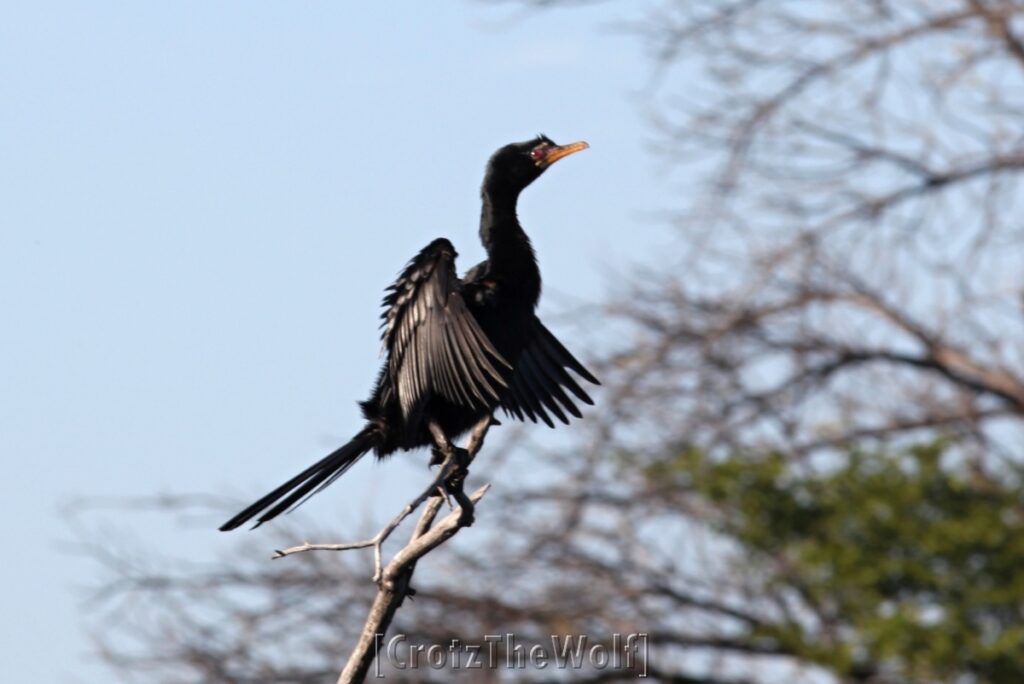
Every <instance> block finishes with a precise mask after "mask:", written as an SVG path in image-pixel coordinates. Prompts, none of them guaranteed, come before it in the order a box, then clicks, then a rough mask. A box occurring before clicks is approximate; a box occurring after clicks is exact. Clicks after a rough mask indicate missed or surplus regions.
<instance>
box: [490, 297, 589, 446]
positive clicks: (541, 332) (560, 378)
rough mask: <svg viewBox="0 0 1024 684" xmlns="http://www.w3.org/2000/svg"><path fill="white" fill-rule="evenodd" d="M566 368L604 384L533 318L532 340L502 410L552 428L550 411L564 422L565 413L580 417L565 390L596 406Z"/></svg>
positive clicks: (509, 385)
mask: <svg viewBox="0 0 1024 684" xmlns="http://www.w3.org/2000/svg"><path fill="white" fill-rule="evenodd" d="M567 369H568V370H571V371H573V372H574V373H576V374H577V375H579V376H580V377H582V378H583V379H584V380H586V381H588V382H591V383H593V384H595V385H600V384H601V383H600V382H598V380H597V378H596V377H594V375H593V374H592V373H591V372H590V371H588V370H587V369H586V368H585V367H584V366H583V364H582V363H580V362H579V361H578V360H577V359H576V357H574V356H573V355H572V354H571V353H570V352H569V350H568V349H566V348H565V346H564V345H563V344H562V343H561V342H559V341H558V339H557V338H556V337H555V336H554V335H553V334H552V333H551V331H550V330H548V329H547V328H546V327H544V324H543V323H541V322H540V319H538V318H536V317H534V319H533V324H532V327H531V334H530V340H529V342H528V343H527V345H526V348H525V349H524V350H523V353H522V355H521V356H520V357H519V359H518V360H517V361H516V366H515V372H514V373H513V375H512V378H511V379H510V380H509V383H508V391H507V392H506V393H505V396H504V397H503V398H502V404H501V405H502V408H503V409H504V410H505V412H506V413H507V414H509V415H511V416H513V417H515V418H517V419H519V420H523V419H524V416H525V417H526V418H529V419H530V420H531V421H533V422H534V423H536V422H538V419H539V420H541V421H543V422H544V423H546V424H547V425H548V426H549V427H554V426H555V424H554V421H552V419H551V416H549V415H548V412H550V413H552V414H554V416H555V417H556V418H558V419H559V420H560V421H562V422H563V423H568V422H569V418H568V416H566V412H568V413H569V414H571V415H572V416H574V417H576V418H581V417H582V413H581V412H580V410H579V407H577V406H576V403H575V402H574V401H573V397H570V396H569V395H568V394H567V393H566V392H565V390H569V392H571V393H572V394H573V396H574V397H575V398H576V400H578V401H581V402H583V403H585V404H593V403H594V401H593V400H592V399H591V398H590V396H589V395H588V394H587V393H586V392H585V391H584V390H583V388H582V387H580V385H579V383H578V382H577V381H576V379H575V378H574V377H573V376H572V375H570V374H569V372H568V370H567ZM563 409H564V410H563Z"/></svg>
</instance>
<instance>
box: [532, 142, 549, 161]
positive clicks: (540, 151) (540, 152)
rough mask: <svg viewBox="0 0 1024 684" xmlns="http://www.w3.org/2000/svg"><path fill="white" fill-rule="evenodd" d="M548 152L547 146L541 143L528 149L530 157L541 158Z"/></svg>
mask: <svg viewBox="0 0 1024 684" xmlns="http://www.w3.org/2000/svg"><path fill="white" fill-rule="evenodd" d="M547 153H548V146H547V145H544V144H541V145H537V146H536V147H534V148H533V149H532V150H530V159H534V160H536V159H543V158H544V157H545V156H546V155H547Z"/></svg>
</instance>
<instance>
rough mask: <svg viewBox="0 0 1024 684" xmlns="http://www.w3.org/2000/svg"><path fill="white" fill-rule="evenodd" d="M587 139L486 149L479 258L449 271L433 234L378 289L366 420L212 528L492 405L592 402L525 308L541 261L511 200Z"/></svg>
mask: <svg viewBox="0 0 1024 684" xmlns="http://www.w3.org/2000/svg"><path fill="white" fill-rule="evenodd" d="M586 148H587V143H585V142H576V143H572V144H570V145H556V144H555V143H554V142H552V141H551V140H550V139H549V138H547V137H546V136H543V135H541V136H538V137H537V138H535V139H533V140H528V141H526V142H521V143H513V144H511V145H506V146H505V147H502V148H501V149H500V150H498V151H497V152H495V153H494V155H493V156H492V157H491V159H490V161H489V162H488V164H487V171H486V174H485V176H484V182H483V187H482V188H481V192H480V194H481V197H482V200H483V208H482V211H481V214H480V240H481V241H482V242H483V245H484V248H485V249H486V250H487V260H486V261H483V262H482V263H480V264H477V265H476V266H474V267H473V268H472V269H470V270H469V272H468V273H466V275H465V277H463V278H462V279H461V280H460V279H459V278H458V276H456V274H455V257H456V252H455V248H454V247H453V246H452V243H451V242H449V241H448V240H446V239H444V238H438V239H436V240H434V241H433V242H431V243H430V244H429V245H427V246H426V247H425V248H423V250H422V251H421V252H420V253H419V254H417V255H416V256H415V257H414V258H413V260H412V261H410V262H409V264H408V266H406V267H405V270H404V271H403V272H402V274H401V275H400V276H399V278H398V280H397V281H395V283H394V285H391V286H390V287H389V288H388V293H387V295H386V296H385V297H384V303H383V304H384V309H385V310H384V313H383V314H382V316H381V317H382V318H383V319H384V323H383V325H382V327H383V328H384V332H383V335H382V339H383V342H384V349H385V351H386V353H387V359H386V361H385V363H384V366H383V368H381V371H380V375H379V376H378V378H377V384H376V387H375V388H374V390H373V395H372V396H371V397H370V398H369V399H368V400H367V401H364V402H361V404H360V406H361V407H362V411H363V415H364V416H365V418H366V426H365V427H363V429H362V430H360V431H359V432H358V433H357V434H356V436H355V437H353V438H352V439H351V441H349V442H348V443H347V444H345V445H344V446H342V447H339V448H338V449H336V450H335V451H334V452H332V453H330V454H328V455H327V456H326V457H325V458H323V459H322V460H321V461H319V462H318V463H315V464H314V465H312V466H310V467H309V468H307V469H306V470H304V471H302V472H301V473H299V474H298V475H296V476H295V477H293V478H292V479H291V480H289V481H288V482H285V483H284V484H283V485H281V486H280V487H278V488H277V489H275V490H274V491H272V492H270V493H269V494H267V495H266V496H264V497H263V498H262V499H260V500H259V501H257V502H255V503H254V504H252V505H251V506H249V507H248V508H246V509H245V510H243V511H242V512H240V513H239V514H238V515H236V516H235V517H233V518H232V519H231V520H229V521H227V522H226V523H224V525H222V526H221V528H220V529H221V530H232V529H234V528H236V527H238V526H239V525H242V524H244V523H245V522H246V521H248V520H250V519H252V518H254V517H257V516H259V517H258V519H257V522H256V526H257V527H258V526H259V525H261V524H262V523H265V522H266V521H268V520H271V519H272V518H275V517H277V516H278V515H280V514H281V513H283V512H285V511H287V510H289V509H290V508H292V507H293V506H295V505H297V504H299V503H301V502H302V501H303V499H304V498H305V497H307V496H309V495H311V494H312V493H315V492H316V491H319V490H320V489H323V488H324V487H326V486H327V485H329V484H330V483H331V482H333V481H334V480H335V479H336V478H337V477H338V476H339V475H341V474H342V473H344V472H345V471H346V470H348V468H349V467H350V466H351V465H352V464H353V463H355V462H356V461H357V460H359V458H360V457H361V456H363V455H364V454H366V453H367V452H369V451H370V450H371V449H372V450H373V451H374V452H375V453H376V455H377V457H378V458H381V457H384V456H387V455H388V454H391V453H393V452H395V451H397V450H399V449H403V450H404V449H413V448H416V447H421V446H435V447H437V448H439V449H450V448H451V442H450V441H449V440H454V439H456V438H457V437H458V436H459V435H461V434H463V433H465V432H466V431H467V430H469V429H470V428H471V427H473V426H474V425H477V424H479V423H480V421H482V420H484V419H487V418H488V417H489V416H490V415H491V413H492V412H493V411H494V409H495V408H497V407H499V406H500V407H502V408H503V409H504V410H505V412H506V413H507V414H509V415H511V416H514V417H515V418H517V419H519V420H523V419H524V418H529V419H530V420H531V421H533V422H537V420H538V419H539V420H542V421H544V422H545V423H547V424H548V425H549V426H551V427H554V421H553V420H552V418H551V416H552V415H553V416H555V417H556V418H558V419H559V420H560V421H562V422H563V423H568V422H569V419H568V417H567V415H566V414H569V415H572V416H575V417H577V418H580V417H582V416H581V414H580V412H579V409H578V408H577V407H576V404H575V403H574V399H573V397H575V400H578V401H582V402H584V403H587V404H592V403H593V401H591V399H590V397H589V396H587V393H586V392H584V391H583V389H582V388H581V387H580V386H579V384H578V383H577V382H576V380H575V379H574V378H573V376H571V375H570V374H569V373H568V372H567V369H568V370H572V371H573V372H575V373H577V374H578V375H579V376H580V377H582V378H584V379H586V380H587V381H589V382H592V383H594V384H599V383H598V381H597V378H595V377H594V376H593V375H591V374H590V372H589V371H587V369H586V368H584V367H583V365H582V364H581V363H580V362H579V361H577V360H576V359H575V357H573V355H572V354H570V353H569V351H568V350H567V349H566V348H565V347H564V346H562V344H561V343H560V342H559V341H558V340H557V339H555V336H554V335H552V334H551V332H550V331H549V330H548V329H547V328H546V327H544V324H543V323H541V322H540V319H538V318H537V316H536V315H535V314H534V309H535V308H536V306H537V300H538V298H539V297H540V270H539V269H538V268H537V259H536V257H535V255H534V252H533V247H532V245H531V244H530V239H529V238H528V237H527V236H526V233H525V232H523V229H522V226H520V225H519V219H518V218H517V216H516V202H517V200H518V199H519V193H520V192H522V191H523V189H524V188H526V187H527V186H528V185H529V184H530V183H532V182H533V181H535V180H536V179H537V178H538V177H540V175H541V174H542V173H544V171H545V170H546V169H547V168H548V167H550V166H551V165H552V164H554V163H555V162H556V161H558V160H559V159H562V158H564V157H567V156H569V155H570V154H573V153H575V152H579V151H580V150H584V149H586ZM569 394H571V395H573V396H572V397H570V396H569ZM439 440H444V441H443V442H442V443H439ZM436 458H437V455H436V454H435V459H436Z"/></svg>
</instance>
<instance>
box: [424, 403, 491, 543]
mask: <svg viewBox="0 0 1024 684" xmlns="http://www.w3.org/2000/svg"><path fill="white" fill-rule="evenodd" d="M490 422H491V417H490V416H487V417H486V419H485V420H483V421H480V423H478V424H477V425H476V426H474V428H473V433H472V436H471V437H470V444H475V445H476V449H479V447H480V444H481V443H482V440H483V435H482V433H481V430H482V431H483V432H486V428H487V427H490ZM428 425H429V428H430V434H431V435H433V437H434V444H435V445H436V446H435V448H434V459H435V460H436V459H437V457H438V456H439V455H441V454H443V455H444V460H443V463H442V465H441V469H442V472H441V473H439V474H438V480H440V481H441V482H442V483H443V484H442V485H441V487H439V490H441V489H443V493H442V494H441V496H443V497H444V498H445V499H446V500H447V499H448V496H446V494H450V495H451V497H452V498H454V499H455V500H456V501H457V502H458V504H459V508H461V509H462V524H463V525H465V526H467V527H468V526H469V525H472V524H473V502H472V501H470V500H469V498H468V497H467V496H466V493H465V492H464V491H463V489H462V487H463V483H464V482H465V480H466V475H468V474H469V464H470V462H471V461H472V460H473V456H474V455H475V453H476V452H475V451H473V452H470V451H469V450H467V449H463V448H461V447H457V446H455V445H454V444H452V442H451V440H449V439H448V436H447V435H446V434H445V433H444V430H443V429H441V426H440V425H438V424H437V423H435V422H434V421H430V423H429V424H428ZM481 426H485V427H481ZM478 433H481V434H478ZM432 464H433V463H432ZM446 469H447V471H446ZM450 505H451V503H450V502H449V506H450Z"/></svg>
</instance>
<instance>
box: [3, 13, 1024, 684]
mask: <svg viewBox="0 0 1024 684" xmlns="http://www.w3.org/2000/svg"><path fill="white" fill-rule="evenodd" d="M0 90H2V92H3V94H4V96H3V98H2V100H0V122H2V126H0V130H2V134H0V160H2V161H0V206H2V215H0V216H2V221H0V315H2V320H3V325H2V328H0V359H2V362H0V388H2V389H0V452H2V454H3V462H4V465H5V468H6V471H5V476H4V478H3V479H2V485H0V487H2V491H3V498H2V500H3V507H4V513H5V514H4V516H3V523H2V524H3V540H4V542H5V544H6V546H7V551H8V557H7V559H6V560H5V562H4V563H3V564H0V586H2V587H3V589H2V591H3V606H4V608H5V613H6V616H5V618H4V620H3V623H2V624H3V632H2V637H3V638H2V639H0V643H2V644H3V647H2V648H3V652H4V655H5V659H4V664H5V675H4V678H5V681H12V682H15V681H17V682H21V681H67V682H81V683H96V682H107V681H144V682H326V681H333V680H334V677H336V675H337V672H338V671H339V670H340V667H341V665H342V663H343V661H344V658H345V657H346V655H347V653H348V651H349V650H350V648H351V643H352V641H353V639H354V637H355V635H357V634H358V632H359V630H360V628H361V625H362V619H363V617H364V616H365V612H366V609H367V606H368V604H369V601H370V599H371V598H372V595H373V592H374V587H373V585H372V584H371V583H370V582H369V581H368V578H369V575H370V573H371V571H372V563H371V558H370V557H369V555H368V554H366V555H363V554H360V553H358V552H356V553H351V554H342V555H318V554H303V555H301V556H297V557H291V558H287V559H283V560H278V561H273V562H271V561H270V560H269V556H270V553H271V551H272V550H273V549H275V548H279V547H281V546H287V545H291V544H292V543H295V542H300V541H303V540H306V539H309V540H312V541H339V542H340V541H352V540H355V539H357V538H361V537H363V536H367V534H368V533H372V532H373V531H375V530H376V529H377V528H379V527H380V526H381V524H382V523H383V522H384V521H386V520H387V519H389V518H390V517H391V516H392V515H393V513H394V512H395V511H396V510H397V509H398V508H399V507H400V506H401V505H402V504H403V503H404V502H405V501H407V500H409V499H410V498H412V497H413V496H414V495H415V494H416V493H417V492H418V491H419V489H421V488H422V486H423V482H424V478H425V477H426V472H427V471H426V468H425V464H426V462H427V460H428V458H427V456H428V455H427V454H425V453H412V454H401V455H398V456H396V457H395V458H393V459H391V460H390V461H388V462H386V463H382V464H377V463H374V462H372V461H371V460H366V461H364V462H362V463H360V464H359V465H358V467H357V468H355V469H353V471H352V472H350V473H349V474H347V475H346V476H345V478H343V479H342V480H340V481H339V482H338V483H336V484H335V485H334V486H333V487H332V488H331V489H330V491H328V492H327V493H325V494H323V495H321V496H318V497H316V498H315V499H313V500H311V501H310V502H309V503H308V504H306V505H305V506H304V507H303V508H302V509H301V510H300V511H299V512H297V513H296V514H294V515H291V516H289V517H287V518H286V519H284V520H283V521H281V522H280V523H278V522H277V521H275V523H274V524H272V525H268V526H265V527H262V528H260V529H259V530H258V531H256V532H239V533H234V534H231V535H225V534H223V533H218V532H216V531H215V528H216V527H217V525H218V524H220V523H221V522H223V519H224V518H225V517H226V514H229V513H232V512H234V510H235V509H236V508H237V507H238V506H239V505H241V504H245V503H248V502H249V500H251V499H252V498H253V497H255V496H257V495H260V494H263V493H264V492H265V491H266V490H268V489H269V488H271V487H272V486H275V485H277V484H278V483H279V482H280V481H282V480H284V479H285V478H287V477H290V476H291V475H293V474H294V473H295V472H296V471H298V470H300V469H302V468H304V467H305V466H306V465H308V464H309V463H310V462H312V461H313V460H315V459H317V458H319V456H320V455H322V454H323V453H324V452H326V451H329V450H330V449H332V448H333V447H334V446H336V445H337V444H338V443H339V442H341V441H342V440H344V439H347V438H348V437H349V436H350V435H351V434H352V433H353V432H354V431H355V430H356V429H358V426H359V420H358V411H357V408H356V406H355V402H356V401H357V400H359V399H362V398H364V396H365V394H366V393H367V392H368V389H369V387H370V385H371V383H372V381H373V378H374V376H375V373H376V371H377V364H378V363H379V358H378V344H379V343H378V338H377V334H376V328H377V323H378V318H377V316H378V312H379V309H378V303H379V298H380V296H381V295H382V293H383V288H384V287H385V286H386V285H387V284H389V283H390V282H391V280H392V279H393V277H394V275H395V274H396V273H397V271H398V270H399V269H400V268H401V267H402V266H403V264H404V263H405V262H406V260H408V259H409V258H410V257H411V256H412V255H413V254H415V253H416V251H417V250H419V249H420V248H421V247H422V246H423V245H425V244H426V243H427V242H429V241H430V240H431V239H433V238H435V237H438V236H442V235H443V236H446V237H448V238H450V239H451V240H452V241H453V242H454V243H455V245H456V247H457V248H458V249H459V251H460V254H461V259H460V265H461V266H462V267H463V268H467V267H468V266H470V265H472V264H474V263H476V261H478V260H479V258H480V257H481V255H482V249H481V248H480V247H479V245H478V242H477V237H476V223H477V218H478V212H479V207H478V202H479V199H478V187H479V183H480V180H481V178H482V172H483V167H484V163H485V162H486V159H487V157H488V156H489V154H490V153H491V152H492V151H493V150H494V149H496V148H497V147H499V146H501V145H503V144H505V143H507V142H511V141H517V140H523V139H527V138H529V137H531V136H533V135H535V134H537V133H538V132H542V133H545V134H547V135H549V136H551V137H552V138H553V139H555V140H556V141H558V142H568V141H571V140H577V139H584V140H587V141H588V142H590V144H591V149H590V150H588V151H587V152H586V153H585V154H582V155H579V156H576V157H573V158H572V159H571V160H569V161H567V162H565V163H564V165H563V164H559V166H558V168H557V169H555V170H553V171H551V172H550V173H548V174H546V175H545V177H544V179H543V180H542V181H541V182H539V183H537V184H536V185H535V186H533V187H531V188H530V189H529V190H528V191H527V192H526V193H525V194H524V197H523V201H522V202H521V204H520V217H521V219H522V222H523V225H524V227H525V228H526V230H527V232H528V233H529V234H530V235H531V238H532V239H533V242H534V245H535V247H536V248H537V251H538V254H539V257H540V263H541V268H542V273H543V276H544V282H545V293H544V297H543V300H542V304H541V313H542V315H543V316H544V317H545V320H546V321H547V322H548V325H549V327H551V328H552V329H553V330H554V331H555V332H556V333H557V334H558V335H559V337H560V338H561V339H563V340H564V341H565V342H566V344H567V346H569V347H570V348H571V349H572V350H573V351H574V352H575V353H576V354H577V355H578V356H580V357H581V358H583V359H585V360H586V362H587V363H588V365H589V366H590V367H592V368H593V369H594V370H595V372H597V374H598V375H599V376H600V377H601V379H602V381H603V384H604V387H603V389H602V390H601V391H600V392H599V393H598V394H597V397H596V398H597V405H596V407H593V408H591V409H589V410H588V411H587V413H586V417H585V419H584V420H583V421H580V422H576V423H574V424H573V425H572V426H569V427H567V428H563V429H560V430H558V431H557V432H552V431H549V430H548V429H547V428H546V427H544V426H534V425H526V426H519V425H514V424H512V423H511V421H508V420H506V421H504V422H505V425H504V426H503V427H501V428H499V429H497V430H495V431H494V432H493V433H492V435H491V437H490V438H489V443H488V446H487V447H486V449H485V451H484V452H483V453H482V455H481V457H480V458H479V459H478V460H477V461H476V463H475V464H474V468H473V475H472V476H473V479H474V480H475V481H477V482H483V481H490V482H492V483H493V484H494V489H493V490H492V492H491V493H490V494H489V495H488V498H487V499H485V501H484V502H483V503H482V504H481V505H480V506H479V507H478V510H477V520H478V522H477V525H475V526H474V527H473V528H472V529H470V530H465V531H463V532H462V533H461V534H460V535H459V536H458V538H457V539H455V540H454V542H453V543H451V544H449V545H447V546H445V547H444V548H442V549H440V550H438V551H437V552H435V553H433V554H431V555H430V556H429V557H428V558H427V559H426V560H424V561H423V562H422V563H421V564H420V566H419V567H418V569H417V574H416V581H415V585H416V588H417V591H418V593H417V596H416V597H415V600H414V601H411V602H406V604H405V606H403V608H402V610H401V611H400V613H399V616H398V618H397V620H396V622H395V624H394V627H393V629H394V631H395V632H401V633H404V634H407V635H410V639H415V640H419V641H421V642H426V643H446V642H447V641H449V640H450V639H451V638H453V637H458V638H460V639H462V640H463V641H473V640H474V639H477V640H481V639H482V637H483V635H485V634H494V633H499V634H503V633H507V632H515V633H516V634H517V635H520V637H521V638H522V640H524V641H529V640H531V639H533V640H536V641H538V642H539V641H543V640H544V639H545V638H546V636H545V635H550V634H561V633H570V632H573V633H586V634H590V635H593V638H594V639H597V640H601V639H602V638H604V637H610V635H611V634H613V633H616V632H617V633H628V632H630V631H637V632H646V633H648V634H649V635H650V641H651V652H650V654H649V660H648V672H649V674H650V675H651V676H652V677H653V678H654V680H655V681H668V682H679V683H685V684H698V683H700V684H741V683H762V682H763V683H772V682H844V683H847V682H849V683H853V682H880V683H889V682H894V683H895V682H901V683H902V682H915V683H916V682H920V683H932V682H965V683H974V682H978V683H983V682H993V683H1002V682H1019V681H1021V680H1022V679H1024V656H1022V655H1021V654H1022V653H1024V572H1022V570H1021V568H1024V496H1022V494H1021V477H1022V474H1024V471H1022V467H1024V448H1022V444H1024V429H1022V428H1024V275H1022V264H1024V242H1022V239H1024V229H1022V222H1021V219H1020V217H1021V216H1022V215H1024V211H1022V210H1024V185H1022V181H1021V172H1022V171H1024V2H1020V1H1019V0H901V1H899V2H897V1H895V0H871V1H868V2H865V1H863V0H860V1H853V0H849V1H847V0H839V1H832V2H813V1H806V2H758V1H757V0H685V1H683V0H651V1H649V2H648V1H646V0H644V1H642V2H630V3H625V2H616V1H615V0H607V1H605V2H600V1H597V2H577V1H573V0H547V1H543V0H536V1H534V2H530V1H529V0H523V1H521V2H518V1H516V0H509V1H507V2H488V1H485V0H478V1H473V2H471V1H469V0H465V1H453V2H447V3H437V4H431V5H430V6H429V10H428V9H427V6H426V4H424V3H415V2H412V1H411V0H407V1H405V2H398V3H392V4H389V5H388V6H387V7H383V6H381V5H376V6H374V5H370V4H364V5H363V6H359V5H355V4H351V3H332V4H329V3H305V4H302V5H294V4H281V3H278V4H271V3H241V2H225V3H217V4H209V3H200V2H178V3H160V4H154V3H149V4H142V5H139V4H129V3H112V2H109V3H102V2H101V3H88V4H82V3H71V2H57V1H53V2H49V1H46V0H44V1H42V2H36V3H21V4H19V5H7V6H4V7H3V8H0ZM356 359H361V361H358V362H354V361H353V360H356ZM392 675H393V677H392V678H394V679H395V680H396V681H401V680H403V677H402V676H401V675H400V673H392ZM415 675H416V676H415V677H412V678H411V679H410V678H409V673H405V675H404V677H405V680H407V681H451V680H452V679H459V680H464V681H480V682H489V681H505V680H508V679H516V680H520V681H521V680H527V681H566V680H572V681H594V682H597V681H617V680H623V681H625V680H629V679H634V678H635V677H636V676H637V672H635V671H623V670H620V671H608V670H593V669H590V670H587V669H584V670H579V671H572V672H558V671H552V670H543V671H529V670H528V671H515V672H511V673H510V672H504V671H483V672H481V671H470V672H465V671H463V672H455V671H433V670H431V671H421V672H417V673H415Z"/></svg>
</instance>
